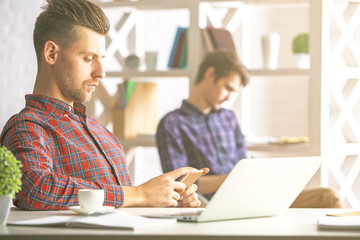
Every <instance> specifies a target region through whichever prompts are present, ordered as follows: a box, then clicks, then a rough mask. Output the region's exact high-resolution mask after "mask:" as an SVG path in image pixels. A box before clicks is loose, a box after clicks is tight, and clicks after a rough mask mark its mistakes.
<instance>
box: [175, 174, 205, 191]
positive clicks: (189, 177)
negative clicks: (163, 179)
mask: <svg viewBox="0 0 360 240" xmlns="http://www.w3.org/2000/svg"><path fill="white" fill-rule="evenodd" d="M203 173H204V172H196V173H188V174H185V175H184V176H182V177H181V178H180V180H179V181H180V182H183V183H185V185H186V189H188V188H189V187H191V185H193V183H194V182H195V181H196V180H197V179H198V178H199V177H200V176H201V175H203Z"/></svg>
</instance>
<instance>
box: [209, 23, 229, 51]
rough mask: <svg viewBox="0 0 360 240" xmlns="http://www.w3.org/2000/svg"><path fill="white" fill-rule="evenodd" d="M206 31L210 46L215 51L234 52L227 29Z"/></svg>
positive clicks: (210, 28)
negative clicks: (226, 50)
mask: <svg viewBox="0 0 360 240" xmlns="http://www.w3.org/2000/svg"><path fill="white" fill-rule="evenodd" d="M206 30H207V32H208V33H209V36H210V39H211V42H212V45H213V46H214V48H215V49H231V50H235V45H234V41H233V39H232V36H231V33H230V32H229V31H228V30H227V29H225V28H213V27H208V28H206Z"/></svg>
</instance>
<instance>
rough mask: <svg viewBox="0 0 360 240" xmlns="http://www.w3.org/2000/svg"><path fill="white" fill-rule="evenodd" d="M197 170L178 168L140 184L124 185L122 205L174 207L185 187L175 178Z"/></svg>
mask: <svg viewBox="0 0 360 240" xmlns="http://www.w3.org/2000/svg"><path fill="white" fill-rule="evenodd" d="M198 171H199V170H197V169H195V168H192V167H183V168H178V169H176V170H173V171H171V172H168V173H165V174H162V175H160V176H158V177H155V178H153V179H150V180H149V181H147V182H145V183H143V184H142V185H140V186H137V187H125V186H124V187H123V189H124V205H123V207H131V206H138V207H140V206H142V207H145V206H146V207H176V206H177V205H178V201H179V200H180V196H181V194H182V193H183V192H184V191H185V187H186V186H185V184H184V183H182V182H178V181H176V179H177V178H178V177H180V176H182V175H184V174H187V173H193V172H198ZM205 173H207V171H206V172H204V174H205ZM195 200H197V199H195Z"/></svg>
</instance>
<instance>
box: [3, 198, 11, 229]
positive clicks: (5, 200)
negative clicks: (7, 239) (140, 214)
mask: <svg viewBox="0 0 360 240" xmlns="http://www.w3.org/2000/svg"><path fill="white" fill-rule="evenodd" d="M11 200H12V195H11V194H7V195H2V196H0V225H6V220H7V218H8V216H9V212H10V207H11Z"/></svg>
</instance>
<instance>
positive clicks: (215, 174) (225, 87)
mask: <svg viewBox="0 0 360 240" xmlns="http://www.w3.org/2000/svg"><path fill="white" fill-rule="evenodd" d="M248 81H249V76H248V73H247V70H246V68H245V67H244V66H243V65H242V64H241V63H240V61H239V60H238V58H237V56H236V53H235V52H234V51H227V50H216V51H214V52H211V53H209V54H208V55H207V56H205V58H204V60H203V62H202V63H201V64H200V68H199V72H198V75H197V77H196V79H195V85H194V87H193V88H192V90H191V92H190V96H189V98H188V99H187V100H185V101H183V103H182V106H181V107H180V108H179V109H177V110H175V111H173V112H170V113H168V114H167V115H166V116H165V117H164V118H163V119H162V120H161V121H160V123H159V126H158V130H157V136H156V140H157V146H158V150H159V155H160V159H161V164H162V168H163V171H164V172H167V171H171V170H173V169H176V168H179V167H184V166H191V167H195V168H202V167H208V168H209V169H210V172H209V174H208V175H207V176H203V177H201V178H200V179H199V180H198V182H197V184H198V187H199V189H198V192H199V193H201V194H203V195H205V196H206V197H207V198H211V196H212V195H213V193H214V192H215V191H216V190H217V189H218V188H219V187H220V185H221V184H222V182H223V181H224V179H225V178H226V176H227V174H228V173H229V172H230V171H231V169H232V168H233V167H234V165H235V164H236V163H237V162H238V161H240V160H241V159H244V158H246V146H245V143H244V136H243V134H242V132H241V129H240V126H239V124H238V122H237V119H236V117H235V114H234V113H233V112H232V111H230V110H227V109H224V108H221V107H220V105H221V103H223V102H224V101H226V100H228V99H229V97H230V94H231V93H233V92H237V91H239V89H240V88H241V87H245V86H246V85H247V84H248ZM341 206H342V204H341V202H340V200H339V197H338V195H337V193H336V192H334V191H333V190H332V189H329V188H315V189H307V190H304V191H302V193H301V194H300V195H299V197H298V198H297V199H296V200H295V202H294V203H293V205H292V207H323V208H329V207H341Z"/></svg>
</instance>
